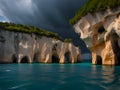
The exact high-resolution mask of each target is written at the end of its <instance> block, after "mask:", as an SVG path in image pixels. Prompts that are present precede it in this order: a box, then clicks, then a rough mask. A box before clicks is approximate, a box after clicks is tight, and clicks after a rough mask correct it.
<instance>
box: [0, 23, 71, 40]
mask: <svg viewBox="0 0 120 90" xmlns="http://www.w3.org/2000/svg"><path fill="white" fill-rule="evenodd" d="M0 28H1V29H4V30H7V31H14V32H22V33H28V34H36V35H38V36H46V37H51V38H54V39H57V40H61V41H64V42H72V40H71V39H65V40H63V39H62V38H60V37H59V36H58V34H57V33H53V32H50V31H47V30H44V29H40V28H37V27H34V26H25V25H22V24H14V23H8V22H5V23H4V22H0Z"/></svg>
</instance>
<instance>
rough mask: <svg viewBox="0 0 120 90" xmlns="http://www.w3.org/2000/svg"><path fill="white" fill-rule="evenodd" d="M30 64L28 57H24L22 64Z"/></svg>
mask: <svg viewBox="0 0 120 90" xmlns="http://www.w3.org/2000/svg"><path fill="white" fill-rule="evenodd" d="M28 62H29V59H28V57H27V56H25V57H23V58H22V59H21V62H20V63H28Z"/></svg>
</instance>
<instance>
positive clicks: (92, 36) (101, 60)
mask: <svg viewBox="0 0 120 90" xmlns="http://www.w3.org/2000/svg"><path fill="white" fill-rule="evenodd" d="M90 1H95V0H89V2H90ZM96 1H97V0H96ZM106 1H107V0H106ZM109 1H110V0H108V2H109ZM118 1H120V0H118ZM113 3H114V2H113ZM87 5H88V3H87ZM96 8H97V6H96ZM74 29H75V32H76V33H78V34H80V35H81V38H82V39H83V40H84V41H85V43H86V45H87V47H88V48H89V49H90V50H91V52H92V63H93V64H103V65H120V7H119V6H118V5H117V6H115V7H112V8H111V7H107V8H105V10H101V11H96V12H92V13H87V14H86V15H84V16H82V17H80V19H79V20H78V21H77V23H76V24H74Z"/></svg>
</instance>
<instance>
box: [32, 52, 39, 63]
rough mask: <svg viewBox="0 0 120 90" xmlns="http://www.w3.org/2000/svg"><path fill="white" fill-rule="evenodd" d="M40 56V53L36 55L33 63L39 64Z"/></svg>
mask: <svg viewBox="0 0 120 90" xmlns="http://www.w3.org/2000/svg"><path fill="white" fill-rule="evenodd" d="M39 56H40V53H39V52H38V53H35V55H34V57H33V63H37V62H39Z"/></svg>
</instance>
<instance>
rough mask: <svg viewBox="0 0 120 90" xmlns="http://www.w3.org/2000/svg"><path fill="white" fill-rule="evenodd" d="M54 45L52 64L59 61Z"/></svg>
mask: <svg viewBox="0 0 120 90" xmlns="http://www.w3.org/2000/svg"><path fill="white" fill-rule="evenodd" d="M56 46H57V45H56V44H55V46H54V47H53V49H52V63H59V61H60V59H59V55H58V54H57V50H56Z"/></svg>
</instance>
